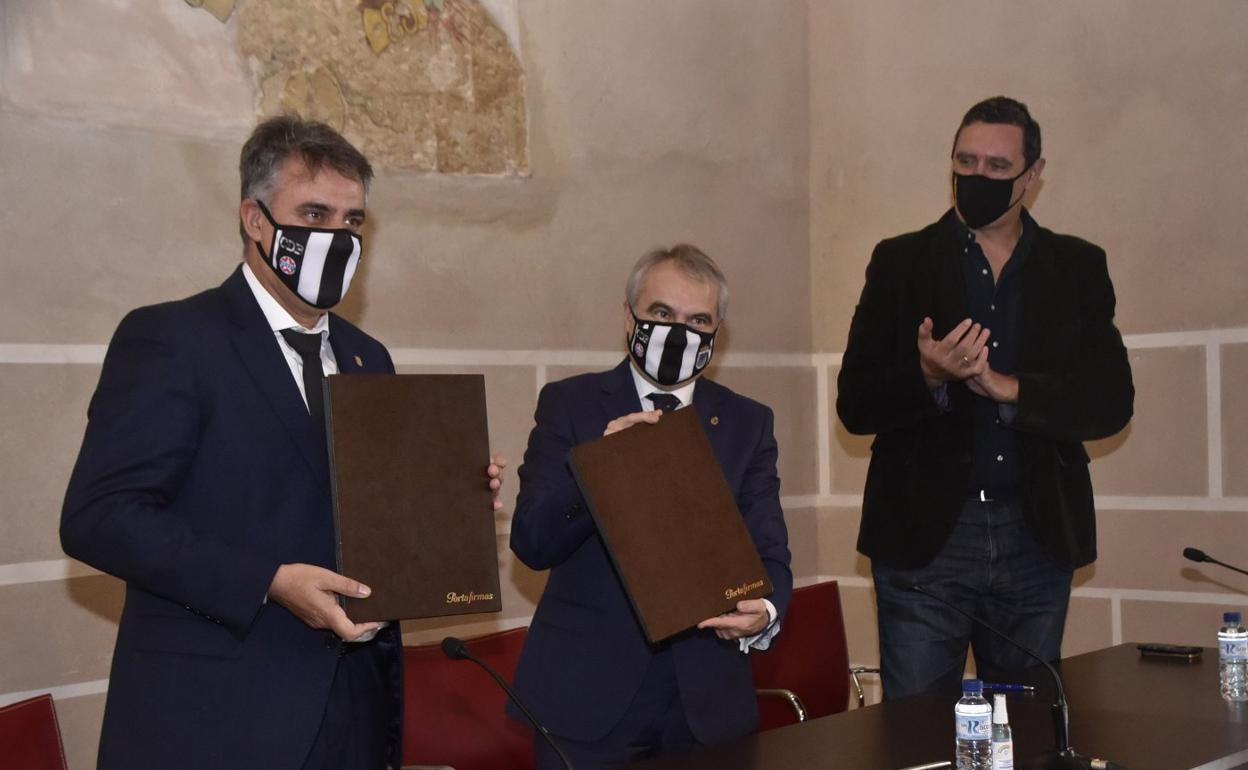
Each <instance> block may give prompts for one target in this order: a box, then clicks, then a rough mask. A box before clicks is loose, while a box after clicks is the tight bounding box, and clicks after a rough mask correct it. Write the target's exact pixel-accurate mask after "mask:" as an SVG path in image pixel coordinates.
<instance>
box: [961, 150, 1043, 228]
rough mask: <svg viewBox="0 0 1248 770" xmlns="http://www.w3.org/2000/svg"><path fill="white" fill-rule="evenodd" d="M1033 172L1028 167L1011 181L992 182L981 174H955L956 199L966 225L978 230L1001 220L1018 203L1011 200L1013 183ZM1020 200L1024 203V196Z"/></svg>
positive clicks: (997, 180) (998, 180)
mask: <svg viewBox="0 0 1248 770" xmlns="http://www.w3.org/2000/svg"><path fill="white" fill-rule="evenodd" d="M1030 170H1031V166H1028V167H1027V168H1025V169H1023V170H1022V173H1020V174H1019V175H1018V176H1016V177H1014V178H1012V179H992V178H990V177H986V176H983V175H981V174H959V173H957V172H954V174H953V197H954V200H955V201H957V206H958V213H959V214H961V215H962V221H963V222H966V226H967V227H969V228H971V229H972V230H978V229H979V228H981V227H983V226H984V225H990V224H992V223H993V222H996V221H997V220H998V219H1000V218H1001V216H1002V215H1003V214H1005V212H1007V211H1009V210H1010V208H1012V207H1013V206H1014V204H1015V203H1018V200H1011V196H1012V195H1013V194H1014V183H1015V182H1016V181H1018V178H1019V177H1021V176H1022V175H1023V174H1026V173H1027V172H1028V171H1030ZM1018 197H1019V199H1020V200H1021V199H1022V197H1023V196H1022V195H1021V194H1020V195H1019V196H1018Z"/></svg>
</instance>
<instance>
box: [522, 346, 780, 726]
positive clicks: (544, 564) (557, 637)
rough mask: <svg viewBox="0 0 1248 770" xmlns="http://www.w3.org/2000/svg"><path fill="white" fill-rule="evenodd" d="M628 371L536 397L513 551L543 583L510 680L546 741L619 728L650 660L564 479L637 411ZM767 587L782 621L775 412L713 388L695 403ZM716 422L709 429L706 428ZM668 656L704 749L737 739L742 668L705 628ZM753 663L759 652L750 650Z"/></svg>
mask: <svg viewBox="0 0 1248 770" xmlns="http://www.w3.org/2000/svg"><path fill="white" fill-rule="evenodd" d="M641 408H642V407H641V403H640V400H639V399H638V397H637V390H636V388H635V387H634V385H633V378H632V374H631V373H630V371H629V363H628V361H625V362H624V363H622V364H620V365H619V366H617V367H616V368H615V369H614V370H612V371H609V372H602V373H598V374H587V375H581V376H578V377H572V378H570V379H567V380H563V381H561V382H555V383H551V384H549V385H547V386H546V387H544V388H543V389H542V392H541V394H540V396H539V397H538V402H537V415H536V421H537V424H536V426H535V427H534V428H533V432H532V434H530V436H529V445H528V449H527V450H526V451H525V453H524V464H523V465H522V466H521V467H520V473H519V475H520V497H519V499H518V500H517V502H516V511H515V515H514V517H513V519H512V525H511V548H512V550H513V551H515V553H516V555H517V556H519V557H520V559H521V560H522V561H523V562H524V563H525V564H527V565H528V566H530V567H532V568H533V569H539V570H540V569H550V571H551V572H550V577H549V580H548V582H547V584H546V590H545V592H544V593H543V594H542V598H541V602H540V603H539V604H538V607H537V611H536V613H535V614H534V616H533V623H532V625H531V626H530V628H529V634H528V637H527V640H526V642H525V646H524V651H523V653H522V654H521V657H520V664H519V668H518V669H517V671H516V682H515V685H516V689H517V690H518V691H519V693H520V695H521V697H522V698H523V699H524V700H525V701H526V702H527V703H528V704H530V707H531V708H532V709H533V711H534V712H535V714H536V715H537V717H538V719H540V720H541V721H542V722H543V723H544V724H545V725H546V726H547V727H548V728H549V729H550V730H551V731H552V732H554V733H555V734H557V735H560V736H564V737H568V738H571V739H573V740H585V741H587V740H595V739H598V738H601V737H602V736H604V735H606V733H607V732H608V731H609V730H610V729H611V728H612V727H613V726H615V724H616V723H618V722H619V720H620V718H621V717H622V716H623V714H624V711H625V709H626V708H627V707H628V705H629V703H630V702H631V701H632V699H633V696H634V695H635V694H636V692H637V690H638V687H639V686H640V685H641V682H642V679H643V677H644V675H645V672H646V668H647V666H648V665H649V663H650V659H651V657H652V656H653V655H654V654H655V648H652V647H651V646H650V645H649V643H648V642H647V641H646V638H645V634H644V632H643V630H642V628H641V624H640V623H639V622H638V620H637V617H636V615H635V614H634V613H633V610H632V607H631V606H630V604H629V601H628V597H627V596H626V595H625V593H624V588H623V585H622V584H621V583H620V579H619V576H618V575H617V573H616V572H615V568H614V567H613V566H612V564H611V560H610V558H609V557H608V555H607V551H606V548H605V547H604V545H603V542H602V539H601V538H600V537H599V536H598V531H597V529H596V527H595V526H594V522H593V518H592V517H591V516H590V515H589V513H588V511H587V510H586V508H585V501H584V499H583V498H582V497H581V494H580V491H579V489H578V488H577V486H576V482H575V481H574V480H573V478H572V475H571V472H570V471H569V469H568V464H567V459H568V451H569V450H570V449H571V448H572V447H573V446H576V445H577V444H580V443H582V442H585V441H589V440H590V439H594V438H598V437H599V436H601V435H602V431H603V429H604V428H606V425H607V423H608V422H610V421H611V420H613V419H615V418H616V417H620V416H622V415H625V414H630V413H632V412H639V411H641ZM691 408H693V409H696V410H697V411H698V414H699V416H700V417H701V419H702V424H703V426H704V427H705V428H706V432H707V435H708V436H710V439H711V445H712V446H713V447H714V449H715V454H716V456H717V457H718V458H719V462H720V465H721V466H723V470H724V475H725V476H726V477H727V479H728V484H729V487H730V488H731V489H732V491H733V494H734V495H735V496H736V500H737V505H738V507H739V508H740V509H741V513H742V516H744V518H745V522H746V525H747V527H748V528H749V531H750V535H751V536H752V537H753V539H754V543H755V545H756V546H757V547H758V552H759V555H760V556H761V557H762V559H763V564H764V566H765V567H766V569H767V573H768V575H769V576H770V578H771V582H772V585H773V586H774V587H775V592H774V593H773V594H772V596H771V597H770V599H771V601H772V602H773V603H774V604H775V605H776V609H777V610H778V612H779V614H780V617H783V615H784V611H785V608H786V607H787V606H788V602H789V596H790V594H791V593H792V588H793V575H792V573H791V572H790V570H789V548H788V534H787V532H786V529H785V524H784V514H783V512H782V511H781V509H780V479H779V477H778V476H777V475H776V455H777V448H776V440H775V437H774V435H773V432H772V423H773V417H772V412H771V410H770V409H768V408H767V407H766V406H763V405H762V404H759V403H757V402H755V401H751V400H750V399H748V398H745V397H743V396H739V395H737V394H736V393H733V392H732V391H731V390H729V389H727V388H725V387H723V386H722V385H719V384H717V383H715V382H712V381H711V380H707V379H703V380H701V381H700V382H698V385H697V388H696V389H695V390H694V397H693V406H692V407H691ZM712 417H717V418H718V419H717V420H715V421H714V422H712V420H711V418H712ZM667 644H670V645H671V648H672V654H673V659H674V662H675V666H676V673H677V678H678V680H679V686H680V694H681V700H682V702H683V704H684V709H685V714H686V716H687V718H688V721H689V726H690V728H691V729H692V731H693V734H694V736H695V737H697V739H698V740H699V741H701V742H703V743H718V742H721V741H725V740H728V739H731V738H733V737H736V736H739V735H743V734H745V733H747V732H749V731H750V730H752V729H753V728H754V726H755V724H756V723H757V721H758V709H757V704H756V702H755V696H754V690H753V680H752V677H751V673H750V665H749V659H748V657H747V656H746V655H745V654H743V653H742V652H740V650H739V649H738V645H737V643H736V642H729V641H724V640H721V639H719V638H717V637H716V636H715V634H714V632H712V631H696V630H694V631H688V632H685V633H684V634H682V635H680V636H678V637H676V638H675V639H674V640H672V641H670V642H667ZM754 654H757V653H754Z"/></svg>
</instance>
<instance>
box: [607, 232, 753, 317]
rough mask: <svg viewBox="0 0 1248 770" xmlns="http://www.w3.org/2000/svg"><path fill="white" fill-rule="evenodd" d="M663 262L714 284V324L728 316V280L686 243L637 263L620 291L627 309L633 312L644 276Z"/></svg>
mask: <svg viewBox="0 0 1248 770" xmlns="http://www.w3.org/2000/svg"><path fill="white" fill-rule="evenodd" d="M663 262H674V263H675V264H676V267H678V268H680V269H681V270H682V271H684V273H685V274H686V275H689V276H691V277H693V278H698V279H701V280H703V281H706V282H708V283H714V284H716V285H717V286H718V287H719V303H718V306H717V307H716V309H715V314H716V316H717V317H718V320H720V321H723V320H724V316H726V315H727V314H728V279H727V278H725V277H724V274H723V272H722V271H721V270H720V269H719V266H718V265H716V264H715V261H714V260H712V259H711V258H710V257H708V256H707V255H706V254H705V253H703V251H702V250H701V249H699V248H698V247H697V246H693V245H690V244H688V243H678V244H676V245H675V246H673V247H671V248H670V249H655V250H654V251H651V252H650V253H649V254H646V255H645V256H644V257H642V258H641V259H639V260H637V264H636V265H634V266H633V272H631V273H629V275H628V283H627V284H626V285H625V287H624V297H625V298H626V299H627V300H628V306H629V307H630V308H632V309H633V310H634V311H636V309H637V300H638V299H639V298H640V297H641V285H642V284H643V283H645V280H646V273H648V272H650V268H652V267H654V266H655V265H658V264H660V263H663Z"/></svg>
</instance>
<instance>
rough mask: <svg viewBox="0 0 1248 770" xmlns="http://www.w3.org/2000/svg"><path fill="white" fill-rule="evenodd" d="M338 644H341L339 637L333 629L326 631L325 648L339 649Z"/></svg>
mask: <svg viewBox="0 0 1248 770" xmlns="http://www.w3.org/2000/svg"><path fill="white" fill-rule="evenodd" d="M338 644H339V641H338V637H337V636H335V635H334V633H333V632H332V631H326V632H325V649H327V650H336V649H338Z"/></svg>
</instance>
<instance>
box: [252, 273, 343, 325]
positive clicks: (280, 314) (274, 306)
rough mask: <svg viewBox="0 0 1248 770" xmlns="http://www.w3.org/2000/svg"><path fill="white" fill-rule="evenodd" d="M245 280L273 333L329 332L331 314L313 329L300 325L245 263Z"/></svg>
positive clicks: (322, 315)
mask: <svg viewBox="0 0 1248 770" xmlns="http://www.w3.org/2000/svg"><path fill="white" fill-rule="evenodd" d="M243 278H244V279H246V281H247V286H248V287H250V288H251V293H252V294H253V295H255V297H256V302H257V303H259V305H260V310H261V312H263V313H264V318H265V320H267V321H268V322H269V328H270V329H272V330H273V331H275V332H280V331H281V330H282V329H291V328H295V329H300V330H302V331H305V332H308V333H309V334H321V333H323V332H326V331H328V330H329V313H321V315H320V316H319V317H318V318H317V319H316V324H315V325H314V326H313V327H312V328H311V329H309V328H308V327H306V326H302V325H300V324H299V322H298V321H296V320H295V319H294V318H293V317H291V315H290V313H287V312H286V309H285V308H284V307H282V306H281V305H280V304H278V302H277V300H276V299H274V298H273V295H272V294H269V290H268V289H266V288H264V286H263V285H261V283H260V279H259V278H256V274H255V273H253V272H252V271H251V265H249V264H247V263H246V262H244V263H243Z"/></svg>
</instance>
